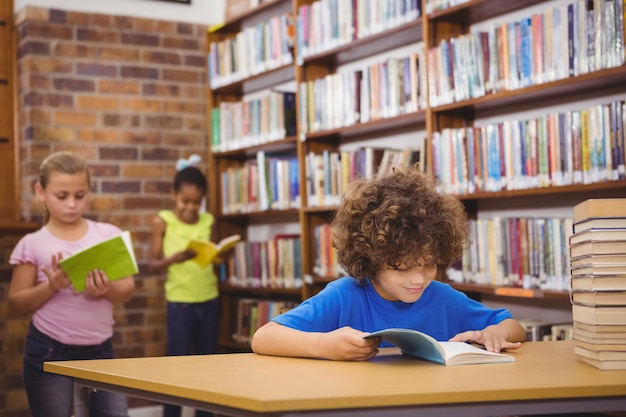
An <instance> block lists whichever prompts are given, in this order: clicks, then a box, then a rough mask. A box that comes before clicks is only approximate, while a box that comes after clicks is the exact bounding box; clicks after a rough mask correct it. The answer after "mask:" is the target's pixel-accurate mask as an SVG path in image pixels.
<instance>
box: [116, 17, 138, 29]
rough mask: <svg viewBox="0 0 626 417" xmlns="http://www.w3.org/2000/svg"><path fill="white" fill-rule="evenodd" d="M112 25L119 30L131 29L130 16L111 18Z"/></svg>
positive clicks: (131, 19)
mask: <svg viewBox="0 0 626 417" xmlns="http://www.w3.org/2000/svg"><path fill="white" fill-rule="evenodd" d="M113 25H115V27H117V28H120V29H132V28H133V18H132V17H130V16H113Z"/></svg>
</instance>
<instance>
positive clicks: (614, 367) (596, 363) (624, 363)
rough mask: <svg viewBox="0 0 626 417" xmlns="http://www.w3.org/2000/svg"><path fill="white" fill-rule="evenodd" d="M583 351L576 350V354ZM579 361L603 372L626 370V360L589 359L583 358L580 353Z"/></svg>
mask: <svg viewBox="0 0 626 417" xmlns="http://www.w3.org/2000/svg"><path fill="white" fill-rule="evenodd" d="M581 350H582V348H577V349H576V348H575V349H574V352H580V351H581ZM577 359H578V360H579V361H580V362H582V363H586V364H587V365H591V366H593V367H595V368H598V369H600V370H602V371H619V370H626V360H623V359H622V360H602V359H595V358H589V357H587V356H582V355H581V354H580V353H579V354H578V356H577Z"/></svg>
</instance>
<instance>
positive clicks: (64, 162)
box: [38, 152, 91, 224]
mask: <svg viewBox="0 0 626 417" xmlns="http://www.w3.org/2000/svg"><path fill="white" fill-rule="evenodd" d="M55 172H60V173H62V174H69V175H74V174H80V173H83V172H84V173H85V174H86V175H87V184H88V185H89V187H90V188H91V174H90V173H89V168H88V167H87V162H86V161H85V159H84V158H83V157H82V156H81V155H79V154H77V153H74V152H55V153H53V154H50V155H48V157H46V159H44V160H43V161H42V162H41V165H40V166H39V178H38V182H39V185H40V186H41V188H43V189H45V188H46V186H47V185H48V182H49V181H50V176H51V175H52V174H53V173H55ZM43 211H44V213H43V214H44V224H45V223H47V222H48V220H49V219H50V213H49V212H48V208H47V207H46V205H45V204H44V205H43Z"/></svg>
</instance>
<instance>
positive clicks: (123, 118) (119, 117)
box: [103, 113, 141, 127]
mask: <svg viewBox="0 0 626 417" xmlns="http://www.w3.org/2000/svg"><path fill="white" fill-rule="evenodd" d="M103 124H104V126H110V127H139V125H140V124H141V120H140V118H139V116H136V115H130V114H114V113H108V114H105V115H104V116H103Z"/></svg>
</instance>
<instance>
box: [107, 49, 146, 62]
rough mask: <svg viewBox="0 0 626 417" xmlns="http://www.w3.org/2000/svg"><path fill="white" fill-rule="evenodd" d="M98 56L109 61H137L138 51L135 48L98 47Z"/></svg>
mask: <svg viewBox="0 0 626 417" xmlns="http://www.w3.org/2000/svg"><path fill="white" fill-rule="evenodd" d="M99 56H100V58H102V59H106V60H110V61H124V62H128V61H139V51H138V50H137V49H135V48H107V47H104V48H100V54H99Z"/></svg>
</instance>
